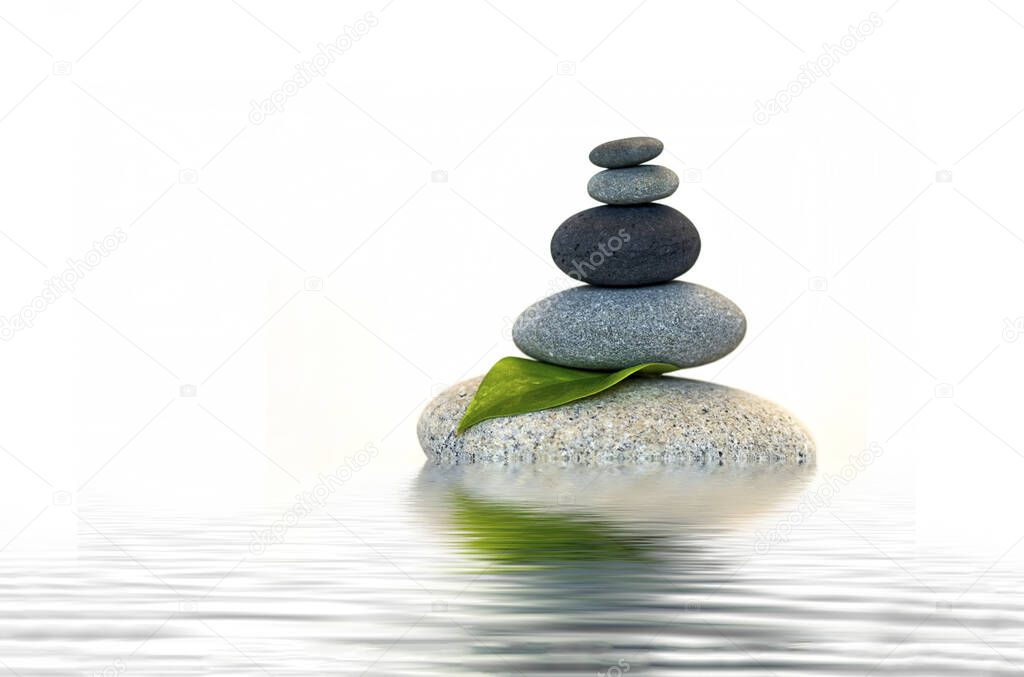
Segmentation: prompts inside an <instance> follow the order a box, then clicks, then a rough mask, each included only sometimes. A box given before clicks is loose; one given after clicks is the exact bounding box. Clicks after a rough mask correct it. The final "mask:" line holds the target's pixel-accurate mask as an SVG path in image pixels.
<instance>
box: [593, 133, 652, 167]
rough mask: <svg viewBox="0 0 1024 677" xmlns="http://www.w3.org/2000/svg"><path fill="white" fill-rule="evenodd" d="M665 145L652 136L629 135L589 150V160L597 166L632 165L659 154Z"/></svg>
mask: <svg viewBox="0 0 1024 677" xmlns="http://www.w3.org/2000/svg"><path fill="white" fill-rule="evenodd" d="M664 149H665V145H664V144H663V143H662V142H661V141H659V140H658V139H655V138H654V137H653V136H631V137H629V138H628V139H616V140H615V141H606V142H604V143H602V144H601V145H600V146H597V147H596V148H594V150H592V151H590V161H591V162H593V163H594V164H595V165H597V166H598V167H606V168H608V169H618V168H619V167H633V166H634V165H639V164H642V163H644V162H647V161H648V160H653V159H654V158H656V157H658V156H659V155H661V151H663V150H664Z"/></svg>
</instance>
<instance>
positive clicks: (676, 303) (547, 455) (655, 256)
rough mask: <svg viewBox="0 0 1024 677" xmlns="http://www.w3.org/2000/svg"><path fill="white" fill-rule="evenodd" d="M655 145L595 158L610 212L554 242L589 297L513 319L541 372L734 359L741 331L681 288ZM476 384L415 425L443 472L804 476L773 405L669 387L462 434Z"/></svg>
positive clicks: (629, 143) (585, 217) (682, 246)
mask: <svg viewBox="0 0 1024 677" xmlns="http://www.w3.org/2000/svg"><path fill="white" fill-rule="evenodd" d="M662 150H663V145H662V143H661V141H658V140H657V139H653V138H650V137H635V138H629V139H619V140H617V141H609V142H607V143H603V144H601V145H600V146H598V147H596V148H594V150H593V151H591V153H590V160H591V162H593V163H594V164H596V165H597V166H599V167H602V168H604V171H601V172H598V173H597V174H595V175H594V176H593V177H592V178H591V179H590V182H589V184H588V185H587V191H588V192H589V193H590V196H591V197H593V198H594V199H596V200H598V201H600V202H603V203H605V206H601V207H594V208H592V209H587V210H584V211H582V212H579V213H578V214H574V215H573V216H570V217H569V218H568V219H566V220H565V222H564V223H562V225H561V226H559V227H558V229H557V230H556V231H555V234H554V236H553V237H552V239H551V256H552V258H553V259H554V260H555V263H556V264H557V265H558V267H559V268H560V269H561V270H562V271H564V272H565V273H566V274H567V275H569V276H570V277H571V278H573V279H574V280H577V281H580V282H585V283H586V284H583V285H580V286H577V287H573V288H570V289H567V290H565V291H562V292H559V293H557V294H554V295H552V296H549V297H547V298H545V299H543V300H541V301H538V302H537V303H535V304H533V305H532V306H530V307H529V308H527V309H526V310H525V311H523V313H522V314H521V315H520V316H519V317H518V318H517V319H516V322H515V324H514V325H513V328H512V337H513V340H514V341H515V343H516V345H517V346H518V347H519V349H520V350H522V351H523V352H524V353H526V354H527V355H529V356H530V357H532V358H534V359H536V360H540V361H542V362H549V363H552V364H557V365H561V366H564V367H572V368H577V369H591V370H598V371H615V370H619V369H625V368H627V367H632V366H635V365H638V364H642V363H647V362H661V363H668V364H671V365H674V366H676V367H678V368H685V367H696V366H699V365H702V364H707V363H709V362H713V361H714V360H717V359H719V358H722V357H724V356H725V355H727V354H729V353H730V352H732V351H733V350H734V349H735V348H736V346H737V345H739V343H740V341H741V340H742V339H743V335H744V333H745V332H746V326H747V324H746V319H745V318H744V316H743V313H742V312H741V311H740V309H739V308H738V307H737V306H736V304H734V303H733V302H732V301H730V300H729V299H727V298H726V297H725V296H723V295H722V294H719V293H718V292H716V291H714V290H713V289H709V288H707V287H702V286H700V285H697V284H693V283H691V282H681V281H678V280H676V279H675V278H677V277H679V276H680V275H682V274H684V273H686V272H687V271H688V270H690V268H691V267H692V266H693V265H694V263H696V261H697V257H698V255H699V254H700V235H699V234H698V233H697V229H696V228H695V227H694V225H693V223H691V222H690V220H689V219H688V218H686V216H684V215H683V214H681V213H680V212H678V211H676V210H675V209H672V208H671V207H668V206H666V205H663V204H658V203H657V202H655V201H656V200H660V199H663V198H666V197H668V196H670V195H672V194H673V193H674V192H675V190H676V188H678V186H679V178H678V177H677V176H676V175H675V173H674V172H673V171H672V170H670V169H668V168H666V167H661V166H658V165H649V164H644V163H646V162H649V161H650V160H653V159H654V158H656V157H658V155H660V154H661V152H662ZM480 382H481V378H480V377H477V378H473V379H469V380H467V381H463V382H462V383H458V384H455V385H454V386H452V387H451V388H449V389H448V390H446V391H444V392H442V393H441V394H440V395H438V396H437V397H436V398H434V399H433V401H431V402H430V403H429V404H428V405H427V407H426V409H425V410H424V412H423V414H422V416H421V417H420V420H419V424H418V426H417V435H418V437H419V441H420V445H421V446H422V447H423V451H424V453H426V455H427V457H428V458H430V459H432V460H434V461H437V462H459V463H461V462H485V461H491V462H498V463H516V462H521V463H535V462H543V461H552V462H556V463H565V462H570V463H613V464H618V463H643V462H651V461H653V462H678V463H683V464H700V465H716V466H717V465H724V464H746V463H780V462H781V463H792V464H799V465H803V464H808V463H810V462H812V461H813V458H814V443H813V442H812V441H811V438H810V436H809V435H808V434H807V432H806V430H805V429H804V428H803V426H802V425H801V424H800V422H799V421H798V420H797V419H795V418H794V417H793V416H792V415H790V414H789V413H788V412H787V411H785V410H784V409H782V408H781V407H779V406H778V405H776V404H773V403H772V402H769V401H767V400H764V399H761V398H759V397H757V396H755V395H751V394H749V393H746V392H743V391H741V390H735V389H733V388H728V387H726V386H721V385H718V384H714V383H705V382H702V381H693V380H690V379H681V378H673V377H666V376H662V377H657V378H644V377H633V378H630V379H626V380H625V381H623V382H621V383H619V384H618V385H616V386H614V387H613V388H611V389H609V390H606V391H603V392H601V393H598V394H596V395H593V396H590V397H586V398H583V399H581V400H577V401H574V402H570V403H568V404H564V405H562V406H559V407H555V408H552V409H545V410H542V411H535V412H530V413H526V414H520V415H516V416H508V417H500V418H494V419H489V420H485V421H482V422H480V423H478V424H476V425H474V426H473V427H471V428H469V429H468V430H466V431H464V432H463V433H461V434H458V435H457V434H456V433H455V430H456V426H457V425H458V422H459V420H460V419H461V418H462V415H463V414H464V413H465V411H466V407H467V406H468V405H469V403H470V401H471V400H472V399H473V395H474V394H475V393H476V389H477V387H478V386H479V385H480Z"/></svg>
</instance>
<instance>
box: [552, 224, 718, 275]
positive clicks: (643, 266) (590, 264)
mask: <svg viewBox="0 0 1024 677" xmlns="http://www.w3.org/2000/svg"><path fill="white" fill-rule="evenodd" d="M699 254H700V235H699V234H698V233H697V229H696V228H695V227H694V225H693V223H691V222H690V219H688V218H686V216H684V215H683V214H682V213H681V212H679V211H676V210H675V209H672V208H671V207H667V206H665V205H661V204H642V205H629V206H622V207H616V206H607V207H594V208H593V209H586V210H584V211H582V212H579V213H578V214H573V215H572V216H570V217H569V218H568V219H566V220H565V222H564V223H562V225H561V226H559V227H558V230H556V231H555V234H554V236H553V237H552V238H551V258H553V259H554V260H555V265H557V266H558V267H559V268H560V269H561V270H562V272H564V273H565V274H566V275H568V276H569V277H571V278H573V279H574V280H579V281H581V282H587V283H589V284H595V285H600V286H604V287H640V286H643V285H648V284H658V283H659V282H668V281H669V280H674V279H675V278H677V277H679V276H680V275H682V274H683V273H685V272H686V271H688V270H689V269H690V268H691V267H692V266H693V264H694V263H695V262H696V261H697V256H698V255H699Z"/></svg>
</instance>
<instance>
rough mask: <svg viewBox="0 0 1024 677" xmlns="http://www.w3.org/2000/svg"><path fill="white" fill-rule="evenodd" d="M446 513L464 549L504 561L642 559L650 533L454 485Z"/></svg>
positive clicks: (651, 546)
mask: <svg viewBox="0 0 1024 677" xmlns="http://www.w3.org/2000/svg"><path fill="white" fill-rule="evenodd" d="M451 499H452V502H451V510H452V512H451V515H452V520H453V522H454V523H455V527H456V529H457V530H458V531H459V532H460V533H462V534H463V535H464V536H465V539H466V545H467V546H469V547H468V550H469V552H471V553H473V554H476V555H479V556H481V557H483V558H484V559H487V560H490V561H492V562H497V563H499V564H503V565H521V566H538V565H547V566H558V565H564V564H568V563H570V562H643V561H647V560H649V559H651V556H652V554H653V553H654V552H655V551H656V543H655V538H654V537H653V536H646V535H642V534H631V533H629V532H628V531H626V530H625V529H622V528H620V527H616V526H613V525H611V524H609V523H607V522H602V521H600V520H597V519H592V518H586V517H578V516H572V515H560V514H544V513H542V512H538V511H535V510H530V509H528V508H522V507H517V506H515V505H512V504H507V503H496V502H493V501H487V500H483V499H479V498H473V497H472V496H471V495H469V494H468V493H467V492H465V491H462V490H455V491H453V492H452V496H451Z"/></svg>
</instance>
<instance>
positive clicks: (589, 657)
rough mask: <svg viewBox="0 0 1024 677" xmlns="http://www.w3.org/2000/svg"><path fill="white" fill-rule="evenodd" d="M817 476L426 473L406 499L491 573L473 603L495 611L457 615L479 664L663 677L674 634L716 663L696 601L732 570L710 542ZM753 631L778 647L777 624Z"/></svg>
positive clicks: (643, 471) (537, 470) (499, 670)
mask: <svg viewBox="0 0 1024 677" xmlns="http://www.w3.org/2000/svg"><path fill="white" fill-rule="evenodd" d="M812 474H813V470H812V469H809V468H806V467H803V468H770V469H769V468H760V469H757V470H747V471H743V470H738V469H721V468H714V469H709V470H701V469H693V468H652V467H648V468H580V467H578V466H565V467H553V466H505V467H502V466H494V465H490V464H487V465H464V466H433V465H428V466H426V467H424V468H423V470H422V471H421V472H420V474H419V477H418V478H417V482H416V488H415V492H414V501H415V504H416V508H417V512H419V513H420V514H425V515H428V517H429V520H430V522H431V524H432V526H433V528H435V529H437V530H439V531H440V532H441V533H442V534H443V535H445V536H446V537H448V538H452V539H454V545H455V547H457V548H459V549H460V550H461V551H463V552H465V553H467V554H468V555H470V556H471V557H473V558H474V559H476V560H479V561H483V562H487V563H488V564H489V565H490V566H489V567H488V568H486V569H483V570H478V571H477V575H478V576H482V577H484V581H483V584H482V585H474V595H475V596H476V597H477V601H478V603H480V604H482V605H483V607H484V608H492V609H495V610H501V613H496V614H473V615H472V616H468V617H466V618H464V619H461V620H460V624H462V625H463V626H464V628H465V630H466V632H467V633H468V634H470V635H471V637H473V638H474V640H475V641H474V643H473V647H474V649H476V648H478V647H481V646H482V647H486V649H485V650H483V651H475V652H474V653H475V655H474V657H473V660H472V665H473V666H474V669H476V670H482V671H483V672H486V673H490V674H506V673H510V672H511V673H518V674H559V673H565V674H576V673H580V674H594V673H595V672H605V671H608V670H611V674H617V672H616V669H617V670H620V671H621V670H625V669H626V668H628V669H629V670H630V671H631V672H633V673H634V674H637V673H639V674H657V672H658V671H659V670H661V669H662V668H663V667H666V666H660V665H659V661H658V660H652V658H651V653H652V652H651V650H654V651H655V652H658V651H660V649H659V647H660V646H661V645H662V644H663V643H664V639H665V637H664V636H665V635H668V636H670V637H678V636H680V633H681V635H682V636H683V637H685V638H686V640H685V643H689V644H691V645H692V648H691V649H687V650H685V651H683V652H682V654H681V655H685V654H689V655H690V658H689V659H687V660H690V661H696V663H697V664H705V669H708V670H710V669H711V667H709V665H707V664H706V663H705V662H706V660H707V658H708V657H707V656H706V655H705V652H706V648H701V645H702V644H707V643H708V642H710V643H711V644H717V642H715V641H711V640H712V638H713V637H717V636H718V635H717V634H716V631H715V630H714V629H713V628H712V626H710V625H708V624H707V623H705V622H703V620H702V619H701V618H700V615H701V614H702V613H707V612H709V611H712V610H713V609H711V608H708V607H707V606H703V607H702V602H704V599H705V597H707V595H708V594H709V593H710V592H712V591H714V590H715V589H717V588H719V587H721V586H722V585H724V584H725V583H726V582H728V580H729V578H730V577H731V576H732V575H733V574H734V570H735V568H736V565H737V564H738V562H730V561H723V560H721V559H718V558H716V557H715V554H714V552H713V550H711V549H709V548H708V547H706V544H707V543H708V542H709V537H710V536H711V535H712V534H714V533H725V532H727V531H729V530H730V529H731V528H733V527H735V526H737V525H738V524H742V523H743V522H745V521H749V520H750V519H751V517H752V516H753V515H756V514H757V513H758V512H761V511H764V510H766V509H769V508H770V507H771V506H772V505H776V504H778V503H779V502H781V501H784V500H785V499H786V497H788V496H792V495H793V494H794V493H796V492H797V491H798V490H799V488H800V487H801V486H803V485H804V484H805V483H806V482H807V481H808V480H809V479H810V477H811V476H812ZM471 573H472V572H468V573H467V574H466V575H470V574H471ZM704 603H705V605H706V602H704ZM747 630H748V631H749V632H750V633H751V634H752V635H755V636H757V637H759V641H763V642H773V643H778V642H782V641H784V640H785V631H784V630H782V629H781V628H780V626H778V625H777V624H773V623H763V624H759V625H758V626H756V627H749V628H748V629H747ZM499 647H500V650H496V649H497V648H499ZM715 660H716V661H720V660H721V658H717V659H715ZM677 667H678V666H677ZM448 669H449V670H452V671H455V670H458V669H459V666H458V665H452V666H448Z"/></svg>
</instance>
